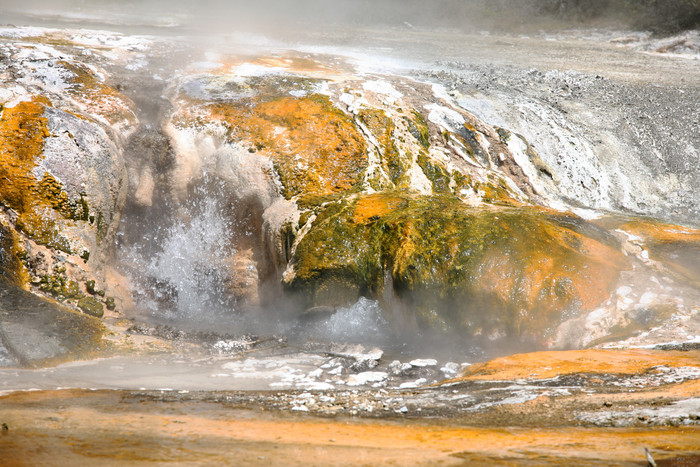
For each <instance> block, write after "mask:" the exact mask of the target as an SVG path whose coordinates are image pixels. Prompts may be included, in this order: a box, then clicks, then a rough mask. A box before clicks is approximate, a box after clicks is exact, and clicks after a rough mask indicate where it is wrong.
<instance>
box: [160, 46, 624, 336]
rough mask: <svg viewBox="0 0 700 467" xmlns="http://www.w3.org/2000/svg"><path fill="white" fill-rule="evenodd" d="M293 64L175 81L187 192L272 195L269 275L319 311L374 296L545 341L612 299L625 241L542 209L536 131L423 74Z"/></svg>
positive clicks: (267, 228)
mask: <svg viewBox="0 0 700 467" xmlns="http://www.w3.org/2000/svg"><path fill="white" fill-rule="evenodd" d="M286 64H287V65H286V66H287V68H286V69H285V70H280V69H279V68H275V69H267V68H260V69H257V71H256V73H254V74H252V75H253V76H251V73H250V64H247V65H246V64H237V65H229V66H224V67H222V68H220V69H215V70H213V71H209V72H208V73H207V74H201V73H196V72H195V73H192V74H187V73H185V74H183V76H181V77H180V78H179V79H178V81H177V84H176V85H175V86H174V87H173V88H172V89H171V91H170V92H171V95H172V96H173V101H174V102H175V107H174V112H173V113H172V115H171V117H170V121H169V124H168V127H167V128H168V133H169V134H170V136H171V137H172V139H173V141H174V144H173V147H174V149H175V155H176V163H175V165H176V169H175V170H174V176H173V184H174V186H175V189H176V192H180V193H185V192H186V191H187V183H191V181H192V180H196V179H197V178H198V177H201V176H202V174H204V173H207V174H212V173H216V174H217V176H219V177H222V178H223V179H224V180H225V181H226V183H227V184H228V186H229V187H230V188H229V189H230V190H231V192H232V193H233V194H234V196H236V197H237V198H238V199H246V198H248V199H249V198H251V197H253V198H256V199H257V200H258V203H259V205H260V206H261V208H262V210H263V219H264V223H263V226H262V234H263V237H262V243H261V244H258V245H257V246H254V248H259V249H261V250H263V251H264V252H265V254H263V255H260V254H259V255H257V258H258V260H257V261H255V258H256V255H253V256H251V262H250V263H249V264H250V266H251V267H255V268H256V270H258V272H259V273H260V275H261V276H262V279H263V281H265V280H267V281H270V280H272V281H273V282H274V281H276V280H279V279H276V278H279V277H280V273H282V272H283V273H282V274H281V280H282V283H283V285H284V289H285V290H286V291H287V292H288V293H290V294H291V295H292V296H295V297H296V299H297V300H301V303H303V305H304V306H305V307H307V308H314V307H318V308H316V309H324V310H325V309H327V308H328V307H339V306H346V305H348V304H350V303H353V302H354V301H356V300H357V299H358V298H359V297H360V296H368V297H372V298H378V299H381V300H382V301H383V304H384V307H385V308H386V309H387V310H391V309H394V311H397V310H398V312H399V315H398V316H399V317H398V318H397V319H400V320H402V321H405V320H406V319H408V321H413V322H415V323H416V324H417V325H418V326H419V327H420V328H423V329H426V328H427V329H433V330H437V331H440V332H446V331H452V332H455V333H457V334H460V335H461V336H463V337H464V338H468V339H471V338H483V339H491V340H495V339H500V338H506V337H507V338H514V337H515V338H516V339H524V340H528V341H534V342H538V343H543V342H545V341H547V340H548V339H550V338H551V337H552V333H553V330H554V329H555V328H556V326H557V324H558V323H559V322H560V321H561V320H562V319H564V318H568V317H571V316H576V315H578V313H580V312H582V311H590V310H592V309H593V308H594V307H595V306H596V305H598V304H599V303H600V302H602V301H603V300H605V299H606V298H607V297H608V296H609V293H610V291H611V290H612V288H613V286H614V284H615V282H616V279H617V277H618V275H619V272H620V270H622V269H624V268H626V267H627V263H626V260H625V257H624V255H623V254H622V253H621V252H620V251H619V243H618V242H617V240H616V239H614V237H613V236H611V235H609V234H607V233H606V232H605V231H604V230H603V229H601V228H598V227H595V226H593V225H592V224H589V223H587V222H586V221H584V220H582V219H580V218H578V217H577V216H576V215H574V214H571V213H564V212H556V211H551V210H548V209H546V208H543V207H542V206H541V205H540V203H544V202H546V198H545V197H544V196H545V195H546V193H547V190H545V189H543V187H542V185H541V183H540V182H538V185H533V183H531V182H530V177H529V176H528V173H533V172H536V171H547V170H548V168H547V167H546V165H545V164H544V163H543V162H542V161H541V160H540V159H539V158H538V157H537V154H536V153H535V152H534V151H533V150H532V149H531V148H530V147H529V146H528V144H527V142H526V141H524V140H522V139H521V138H519V137H517V136H516V135H512V134H510V133H509V132H508V131H507V130H504V129H501V128H494V127H491V126H488V125H486V124H484V123H482V122H480V121H479V120H477V119H476V118H474V117H473V116H472V115H470V114H469V113H467V112H464V111H463V110H460V109H459V108H457V107H455V106H453V105H452V104H451V103H449V102H448V101H446V100H445V99H444V98H442V97H440V96H439V95H435V94H434V90H433V89H432V88H430V87H429V86H426V85H424V84H421V83H416V82H412V81H410V80H401V79H392V80H389V79H387V78H386V77H376V79H375V77H370V78H369V79H367V80H364V81H360V82H357V81H351V80H347V79H344V78H338V77H337V76H335V77H333V79H331V77H329V76H325V75H324V74H323V73H318V72H309V70H308V69H306V70H304V69H299V68H303V66H302V65H308V61H307V62H304V63H303V64H301V63H299V62H298V61H295V60H294V59H290V60H288V61H287V62H286ZM512 141H517V142H519V144H514V143H513V142H512ZM260 258H263V259H262V260H261V259H260ZM271 278H272V279H271ZM256 285H257V284H256ZM263 302H264V297H263Z"/></svg>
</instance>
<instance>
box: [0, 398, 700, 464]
mask: <svg viewBox="0 0 700 467" xmlns="http://www.w3.org/2000/svg"><path fill="white" fill-rule="evenodd" d="M0 422H2V423H5V424H6V425H7V430H5V431H3V432H2V433H0V442H1V443H2V444H1V446H2V461H3V465H7V466H19V465H89V464H93V463H100V465H108V466H109V465H161V464H162V463H168V464H169V465H247V464H258V465H348V464H352V465H357V464H361V465H396V464H399V465H425V464H431V465H434V464H441V465H459V464H463V462H464V460H465V459H469V460H470V461H471V462H474V463H476V465H483V464H484V463H490V464H491V465H493V463H495V465H534V464H533V463H537V462H540V464H538V465H541V464H545V465H546V464H550V465H600V464H605V465H641V463H643V462H644V461H645V457H644V448H648V449H649V450H650V451H651V452H652V453H653V454H654V456H655V459H656V460H657V461H665V460H666V459H668V460H670V459H673V458H679V457H680V458H683V459H686V460H690V461H693V460H694V461H697V460H698V459H699V457H698V453H697V447H698V443H697V440H698V436H700V428H698V427H657V428H651V429H649V428H623V429H606V428H593V429H591V428H577V427H565V426H563V427H549V428H517V427H481V428H474V427H465V426H459V425H457V424H454V423H450V422H439V421H419V420H403V421H400V422H391V421H381V420H358V419H348V418H338V419H330V420H329V419H320V418H315V417H309V416H304V417H297V416H293V415H285V414H280V413H272V414H271V413H266V412H264V411H259V410H257V411H256V410H242V409H237V408H233V407H230V406H226V405H225V404H215V403H210V402H204V401H175V402H173V401H166V400H160V401H157V402H153V401H148V400H144V399H142V398H139V397H138V395H133V394H130V393H128V392H122V391H81V390H62V391H42V392H25V393H14V394H10V395H8V396H4V397H2V398H0ZM691 465H692V464H691Z"/></svg>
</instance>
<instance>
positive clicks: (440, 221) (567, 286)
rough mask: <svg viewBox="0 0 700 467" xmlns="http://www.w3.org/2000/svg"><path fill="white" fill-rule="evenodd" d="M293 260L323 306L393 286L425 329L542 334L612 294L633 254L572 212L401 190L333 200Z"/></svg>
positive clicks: (300, 280)
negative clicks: (470, 202)
mask: <svg viewBox="0 0 700 467" xmlns="http://www.w3.org/2000/svg"><path fill="white" fill-rule="evenodd" d="M292 261H293V263H292V264H293V266H292V267H293V271H294V272H293V275H292V274H290V275H289V277H287V278H286V280H287V284H288V287H289V288H291V289H294V290H298V291H301V293H303V294H305V295H306V296H307V298H308V300H309V302H310V305H313V306H318V305H336V306H337V305H341V304H343V303H344V301H348V300H351V301H354V300H356V299H357V297H358V296H359V295H367V294H369V295H372V296H377V297H382V296H384V297H387V298H388V299H389V301H393V302H396V301H399V302H402V303H403V304H404V305H405V309H407V310H411V312H410V313H416V317H417V320H418V324H419V325H420V327H422V328H432V329H437V330H440V331H450V330H452V331H456V332H458V333H459V334H460V335H462V336H464V337H465V338H469V337H475V336H482V337H492V338H494V339H495V338H500V337H508V338H514V337H515V338H527V339H532V340H535V341H541V340H542V339H543V338H544V337H546V336H547V334H548V333H551V332H552V330H553V328H554V327H555V326H556V323H558V322H559V321H560V320H561V319H562V318H563V317H564V316H565V315H577V314H578V313H579V312H581V311H585V310H589V311H590V310H591V309H592V308H593V307H595V306H596V305H598V304H599V303H600V302H602V301H603V300H605V299H606V298H607V297H608V296H609V293H610V291H611V289H612V287H613V285H614V284H615V281H616V279H617V276H618V274H619V271H620V270H621V269H622V268H624V267H625V265H626V261H625V257H624V256H623V255H622V253H620V252H619V251H618V250H617V249H616V248H615V244H614V242H612V241H611V240H610V239H609V238H606V234H605V233H603V232H596V231H595V229H591V228H590V227H588V226H587V225H586V224H585V223H584V222H583V221H581V220H580V219H577V218H576V217H574V216H571V215H562V214H560V213H553V212H549V211H546V210H542V209H538V208H525V207H518V208H512V207H500V208H488V209H484V208H473V207H468V206H465V205H464V203H462V202H461V201H460V200H459V199H457V198H455V197H451V196H435V195H433V196H425V195H423V196H415V195H414V196H411V195H409V194H400V193H399V194H397V193H393V194H374V195H368V196H366V197H359V198H357V199H356V200H355V201H353V202H351V203H347V204H345V203H343V202H338V203H334V204H330V206H326V207H325V209H324V210H322V211H321V212H320V213H319V215H318V216H317V217H316V219H315V220H314V222H313V226H312V227H311V228H310V230H309V232H308V233H307V234H306V235H305V236H304V237H303V238H302V239H301V240H300V242H299V243H298V245H297V247H296V250H295V252H294V255H293V260H292ZM386 306H387V308H391V306H392V305H391V303H386Z"/></svg>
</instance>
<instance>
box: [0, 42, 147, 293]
mask: <svg viewBox="0 0 700 467" xmlns="http://www.w3.org/2000/svg"><path fill="white" fill-rule="evenodd" d="M35 41H36V42H42V41H47V42H50V40H49V39H48V38H41V37H36V38H32V40H30V41H25V42H22V41H20V42H17V43H8V44H6V46H5V47H4V48H3V49H2V50H0V62H1V63H2V65H0V68H2V74H1V75H0V86H1V87H2V89H3V92H2V93H0V180H2V182H1V183H0V208H2V209H0V222H1V223H2V224H3V225H4V226H6V227H7V228H8V229H11V230H13V231H14V232H15V233H16V236H17V239H16V240H17V241H16V247H15V256H16V257H18V258H20V259H21V260H22V262H23V270H24V271H25V272H26V274H23V275H17V274H15V275H14V279H15V280H14V282H15V283H17V284H18V285H20V286H23V287H28V285H29V282H30V279H31V284H32V285H34V286H37V288H38V290H40V291H42V292H44V293H46V294H49V295H51V296H53V297H54V298H57V299H59V300H61V301H66V303H67V304H69V305H73V306H75V305H76V302H77V300H79V299H81V297H83V295H84V293H85V292H86V288H85V287H84V283H85V282H86V281H88V280H91V281H95V280H97V282H98V284H99V286H100V288H101V287H103V285H104V282H103V279H104V277H103V267H104V265H105V262H106V260H107V258H108V256H109V253H110V251H109V250H110V249H111V245H112V240H113V239H114V235H115V234H116V230H117V227H118V225H119V219H120V215H121V210H122V208H123V206H124V202H125V199H126V190H127V188H128V186H127V178H126V177H127V173H126V169H125V165H124V159H123V156H122V153H121V151H122V144H123V141H124V139H125V138H126V136H127V135H128V133H129V132H130V131H132V129H133V128H135V124H136V123H137V120H136V117H135V114H134V112H133V104H132V103H131V102H130V101H129V99H128V98H126V97H125V96H123V95H122V94H120V93H119V92H118V91H117V90H116V89H115V88H113V87H111V86H109V85H108V84H106V82H105V74H104V73H103V72H102V71H100V70H99V69H98V68H96V67H95V66H93V65H90V64H87V63H82V62H80V61H78V60H77V59H76V58H75V56H73V55H71V51H75V49H71V48H70V47H71V44H70V42H69V41H68V42H66V43H63V42H61V44H62V47H63V49H62V51H61V52H59V51H58V50H57V49H56V48H55V47H54V45H53V44H35V43H34V42H35ZM8 58H9V59H8ZM2 266H3V273H5V271H6V269H7V264H3V265H2ZM7 274H10V272H9V270H8V272H7Z"/></svg>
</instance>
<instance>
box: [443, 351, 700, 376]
mask: <svg viewBox="0 0 700 467" xmlns="http://www.w3.org/2000/svg"><path fill="white" fill-rule="evenodd" d="M659 365H665V366H669V367H682V366H692V367H700V351H697V350H694V351H689V352H669V351H661V350H644V349H631V350H612V349H611V350H605V349H588V350H567V351H548V352H533V353H525V354H516V355H510V356H508V357H502V358H497V359H495V360H491V361H489V362H486V363H480V364H477V365H472V366H470V367H469V368H468V369H467V370H466V371H465V373H464V375H463V376H461V377H459V378H456V379H454V380H451V381H477V380H482V381H484V380H487V381H505V380H514V379H523V378H524V379H546V378H554V377H556V376H562V375H570V374H577V373H585V374H615V375H633V374H641V373H644V372H647V371H653V367H655V366H659Z"/></svg>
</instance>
